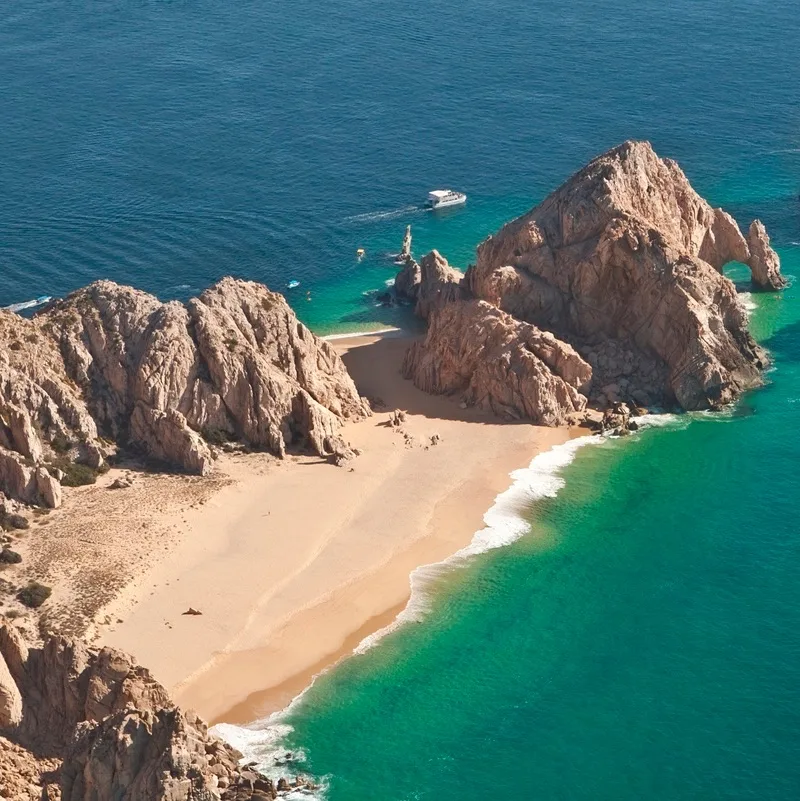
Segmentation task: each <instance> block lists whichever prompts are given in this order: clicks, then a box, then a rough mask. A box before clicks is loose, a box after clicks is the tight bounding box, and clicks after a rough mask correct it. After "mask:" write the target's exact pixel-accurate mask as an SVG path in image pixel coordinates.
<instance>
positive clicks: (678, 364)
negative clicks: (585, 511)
mask: <svg viewBox="0 0 800 801" xmlns="http://www.w3.org/2000/svg"><path fill="white" fill-rule="evenodd" d="M759 225H760V224H756V225H755V226H754V228H753V229H751V235H750V238H749V240H746V239H745V238H744V236H743V235H742V233H741V231H740V230H739V228H738V226H737V225H736V222H735V221H734V220H733V218H732V217H730V215H728V214H726V213H725V212H723V211H721V210H719V209H713V208H711V206H709V205H708V203H706V201H705V200H703V199H702V198H701V197H700V196H699V195H698V194H697V193H696V192H695V191H694V189H692V187H691V185H690V184H689V181H688V180H687V178H686V176H685V175H684V174H683V172H681V170H680V168H679V167H678V165H677V164H675V163H674V162H672V161H669V160H666V159H660V158H659V157H658V156H657V155H656V154H655V153H654V152H653V149H652V147H651V146H650V145H649V144H648V143H646V142H626V143H625V144H623V145H621V146H620V147H618V148H615V149H614V150H611V151H609V152H608V153H606V154H605V155H603V156H600V157H599V158H597V159H595V160H594V161H592V162H591V163H590V164H589V165H588V166H587V167H585V168H584V169H583V170H581V171H580V172H579V173H577V174H576V175H575V176H573V177H572V178H571V179H570V180H569V181H567V183H566V184H564V186H562V187H561V188H560V189H558V190H557V191H556V192H554V193H553V194H552V195H550V196H549V197H548V198H547V199H546V200H545V201H544V202H543V203H542V204H541V205H540V206H537V207H536V208H535V209H533V210H532V211H531V212H529V213H528V214H525V215H524V216H522V217H520V218H519V219H517V220H514V221H513V222H511V223H509V224H507V225H506V226H504V227H503V228H502V229H501V230H500V232H499V233H498V234H497V235H495V236H493V237H489V238H488V239H487V240H486V241H485V242H483V243H482V244H481V245H480V247H479V248H478V258H477V263H476V265H475V266H474V267H472V268H470V270H469V271H468V273H467V276H466V279H465V284H466V285H467V287H468V289H469V290H470V291H471V292H472V293H473V294H474V295H475V296H476V297H478V298H482V299H484V300H486V301H488V302H489V303H491V304H493V305H496V306H498V307H499V308H501V309H503V310H504V311H506V312H508V313H509V314H511V315H513V316H514V317H516V318H518V319H521V320H525V321H527V322H530V323H533V324H535V325H537V326H539V327H540V328H543V329H546V330H549V331H552V332H554V333H555V334H556V335H557V336H559V337H560V338H562V339H564V340H566V341H569V342H570V343H572V344H573V345H574V346H575V348H576V349H577V350H579V351H580V352H581V353H586V354H588V353H589V352H594V354H595V356H597V355H598V353H601V352H602V351H603V350H609V348H608V343H611V344H612V347H611V348H610V350H611V351H614V350H617V351H619V352H622V353H629V354H630V358H629V359H627V358H626V359H625V360H624V361H623V362H620V363H609V362H608V360H607V359H606V362H607V364H606V366H605V369H604V373H603V376H602V381H603V382H604V386H606V385H607V386H610V387H612V388H613V387H615V386H616V387H618V386H619V384H620V383H621V381H622V380H624V382H625V384H626V385H627V387H628V393H629V394H630V393H632V392H634V391H642V390H644V389H646V394H647V395H648V397H650V399H651V400H652V401H653V402H654V403H674V402H677V403H678V404H680V405H681V406H682V407H683V408H685V409H704V408H715V407H717V406H720V405H722V404H724V403H727V402H729V401H731V400H733V399H734V398H735V397H736V396H737V395H738V394H739V393H740V392H742V391H743V390H744V389H746V388H748V387H752V386H754V385H756V384H758V383H759V382H760V380H761V368H762V367H763V366H764V361H765V354H764V353H763V351H762V350H761V349H760V348H759V347H758V346H757V345H756V343H755V342H754V341H753V339H752V337H751V336H750V334H749V332H748V330H747V317H746V315H745V313H744V310H743V308H742V307H741V305H740V304H739V302H738V299H737V296H736V291H735V289H734V286H733V284H732V283H731V282H730V281H729V280H728V279H726V278H724V277H723V276H722V274H721V270H722V267H723V266H724V265H725V264H726V263H727V262H729V261H731V260H737V261H742V262H745V263H748V264H749V265H750V267H751V270H752V273H753V280H754V282H756V283H759V284H762V285H766V286H771V287H777V286H779V285H780V284H781V281H782V279H781V278H780V273H779V268H778V262H777V256H775V254H774V251H772V250H771V248H769V244H768V240H767V239H766V237H765V235H762V234H761V229H760V228H759ZM587 358H588V356H587ZM640 363H641V364H645V365H646V366H647V375H646V377H645V376H644V375H643V373H642V372H640V371H639V369H638V365H639V364H640ZM659 376H660V377H661V378H659ZM653 382H655V385H654V383H653ZM589 391H590V393H592V394H599V393H600V391H601V387H600V386H598V385H597V383H596V382H593V385H592V387H591V389H590V390H589ZM621 399H624V398H618V400H621Z"/></svg>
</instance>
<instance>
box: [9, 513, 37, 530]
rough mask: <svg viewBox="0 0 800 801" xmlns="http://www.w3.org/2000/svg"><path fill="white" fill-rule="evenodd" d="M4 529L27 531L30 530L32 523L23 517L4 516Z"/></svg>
mask: <svg viewBox="0 0 800 801" xmlns="http://www.w3.org/2000/svg"><path fill="white" fill-rule="evenodd" d="M2 522H3V528H6V529H12V528H18V529H26V528H30V525H31V524H30V523H29V522H28V518H27V517H23V516H22V515H13V514H12V515H3V519H2Z"/></svg>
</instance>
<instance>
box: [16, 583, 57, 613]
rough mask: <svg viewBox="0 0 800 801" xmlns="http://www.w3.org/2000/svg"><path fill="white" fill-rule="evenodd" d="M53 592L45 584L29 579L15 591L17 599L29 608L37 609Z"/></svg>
mask: <svg viewBox="0 0 800 801" xmlns="http://www.w3.org/2000/svg"><path fill="white" fill-rule="evenodd" d="M52 593H53V590H52V589H50V587H48V586H47V585H45V584H40V583H39V582H38V581H31V582H30V584H28V586H27V587H23V588H22V589H21V590H20V591H19V592H18V593H17V599H18V600H19V601H20V603H22V604H24V605H25V606H27V607H28V608H30V609H38V608H39V607H40V606H41V605H42V604H43V603H44V602H45V601H46V600H47V599H48V598H49V597H50V596H51V595H52Z"/></svg>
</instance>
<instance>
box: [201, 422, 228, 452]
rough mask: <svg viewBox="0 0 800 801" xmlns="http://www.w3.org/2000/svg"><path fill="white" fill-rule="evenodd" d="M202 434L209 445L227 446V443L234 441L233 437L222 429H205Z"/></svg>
mask: <svg viewBox="0 0 800 801" xmlns="http://www.w3.org/2000/svg"><path fill="white" fill-rule="evenodd" d="M201 433H202V435H203V439H204V440H205V441H206V442H207V443H208V444H209V445H217V446H219V447H221V446H222V445H225V444H226V443H227V442H230V441H231V439H232V437H231V435H230V434H229V433H228V432H227V431H224V430H223V429H221V428H210V427H208V428H204V429H203V430H202V432H201Z"/></svg>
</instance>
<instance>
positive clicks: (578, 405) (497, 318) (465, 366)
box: [403, 300, 592, 426]
mask: <svg viewBox="0 0 800 801" xmlns="http://www.w3.org/2000/svg"><path fill="white" fill-rule="evenodd" d="M403 373H404V375H405V376H406V377H407V378H411V379H412V380H413V381H414V383H415V384H416V386H418V387H419V388H420V389H422V390H424V391H425V392H432V393H437V394H443V393H446V394H450V393H455V392H458V393H461V395H462V397H463V398H464V400H465V402H467V403H469V404H471V405H475V406H478V407H480V408H483V409H487V410H490V411H492V412H494V413H495V414H497V415H499V416H502V417H505V418H507V419H527V420H531V421H532V422H534V423H538V424H541V425H551V426H552V425H560V424H562V423H564V422H565V421H566V418H567V415H568V414H570V413H571V412H577V411H581V410H583V409H584V408H585V406H586V397H585V396H584V395H583V394H581V390H584V391H585V389H586V387H587V385H588V383H589V381H590V380H591V378H592V368H591V367H590V366H589V365H588V364H587V363H586V362H585V361H584V360H583V359H582V358H581V357H580V356H579V355H578V353H577V352H576V351H575V350H574V349H573V348H572V347H571V346H570V345H568V344H566V343H565V342H561V341H560V340H558V339H556V337H555V336H553V335H552V334H550V333H547V332H544V331H540V330H539V329H538V328H536V326H533V325H530V324H529V323H525V322H521V321H519V320H515V319H514V318H513V317H512V316H511V315H510V314H506V313H505V312H503V311H501V310H500V309H498V308H497V307H495V306H492V305H490V304H489V303H486V302H484V301H478V300H470V301H458V302H453V303H449V304H446V305H443V306H441V307H440V308H438V309H436V310H435V311H434V312H433V313H432V314H431V316H430V318H429V324H428V332H427V335H426V337H425V339H424V340H421V341H419V342H416V343H414V344H413V345H412V346H411V348H410V349H409V351H408V353H407V354H406V358H405V362H404V364H403Z"/></svg>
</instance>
